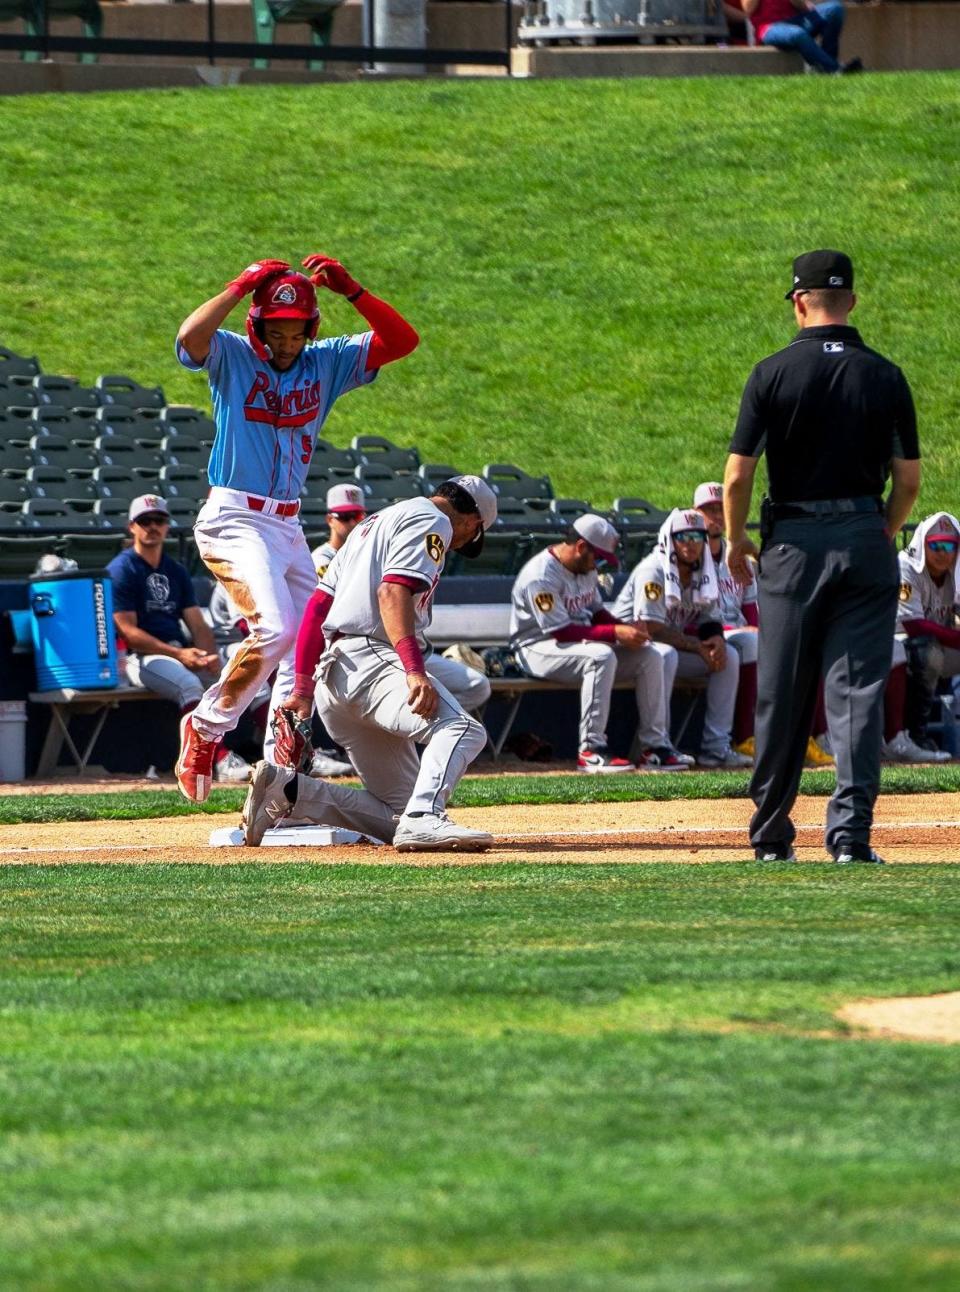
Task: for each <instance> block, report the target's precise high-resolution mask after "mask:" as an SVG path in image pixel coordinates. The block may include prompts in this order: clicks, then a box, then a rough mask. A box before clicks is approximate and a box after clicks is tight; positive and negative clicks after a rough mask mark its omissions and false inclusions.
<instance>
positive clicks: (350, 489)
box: [327, 484, 367, 515]
mask: <svg viewBox="0 0 960 1292" xmlns="http://www.w3.org/2000/svg"><path fill="white" fill-rule="evenodd" d="M327 511H362V512H363V513H364V515H366V511H367V504H366V502H365V501H364V497H363V490H362V489H361V488H360V486H359V485H352V484H337V485H331V486H330V488H329V489H328V490H327Z"/></svg>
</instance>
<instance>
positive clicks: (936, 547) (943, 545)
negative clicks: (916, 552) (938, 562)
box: [927, 538, 960, 552]
mask: <svg viewBox="0 0 960 1292" xmlns="http://www.w3.org/2000/svg"><path fill="white" fill-rule="evenodd" d="M958 546H960V539H956V538H928V539H927V547H929V549H930V551H931V552H955V551H956V550H957V547H958Z"/></svg>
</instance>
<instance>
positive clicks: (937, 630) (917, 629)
mask: <svg viewBox="0 0 960 1292" xmlns="http://www.w3.org/2000/svg"><path fill="white" fill-rule="evenodd" d="M900 627H901V628H902V629H903V631H904V632H905V633H906V634H907V636H908V637H932V638H933V639H934V640H935V641H938V642H941V643H942V644H943V645H944V646H950V647H951V648H952V649H953V650H960V628H947V627H945V626H944V625H943V624H935V623H934V622H933V620H932V619H908V620H907V621H906V623H903V624H901V625H900Z"/></svg>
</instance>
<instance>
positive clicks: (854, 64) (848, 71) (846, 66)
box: [840, 58, 863, 76]
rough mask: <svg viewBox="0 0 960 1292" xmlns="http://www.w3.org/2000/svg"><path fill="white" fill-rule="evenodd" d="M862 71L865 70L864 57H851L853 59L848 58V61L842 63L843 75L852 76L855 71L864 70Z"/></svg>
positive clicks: (841, 71) (841, 70)
mask: <svg viewBox="0 0 960 1292" xmlns="http://www.w3.org/2000/svg"><path fill="white" fill-rule="evenodd" d="M862 71H863V59H862V58H851V59H848V60H847V62H846V63H841V64H840V75H841V76H851V75H852V74H853V73H854V72H862Z"/></svg>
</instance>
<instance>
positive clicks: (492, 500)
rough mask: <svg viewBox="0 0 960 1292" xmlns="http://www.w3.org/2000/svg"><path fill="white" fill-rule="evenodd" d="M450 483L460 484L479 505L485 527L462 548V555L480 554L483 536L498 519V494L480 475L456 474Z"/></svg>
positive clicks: (482, 523)
mask: <svg viewBox="0 0 960 1292" xmlns="http://www.w3.org/2000/svg"><path fill="white" fill-rule="evenodd" d="M450 483H451V484H455V485H459V486H460V488H461V489H462V490H463V491H464V492H465V493H468V494H469V495H470V497H471V498H472V499H473V501H474V502H475V503H476V505H477V511H478V512H479V513H480V523H481V525H482V526H483V529H482V530H481V532H480V533H479V534H478V535H477V537H476V538H475V539H474V540H473V542H472V543H468V544H467V546H466V547H461V548H460V555H461V556H466V557H474V556H479V555H480V553H481V552H482V551H483V536H484V534H485V533H486V532H487V530H488V529H489V528H490V526H491V525H493V524H494V523H495V522H496V519H497V495H496V494H495V493H494V492H493V490H492V489H491V488H490V486H489V485H488V484H487V482H486V480H484V479H482V478H481V477H480V476H454V477H453V478H452V479H451V481H450Z"/></svg>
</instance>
